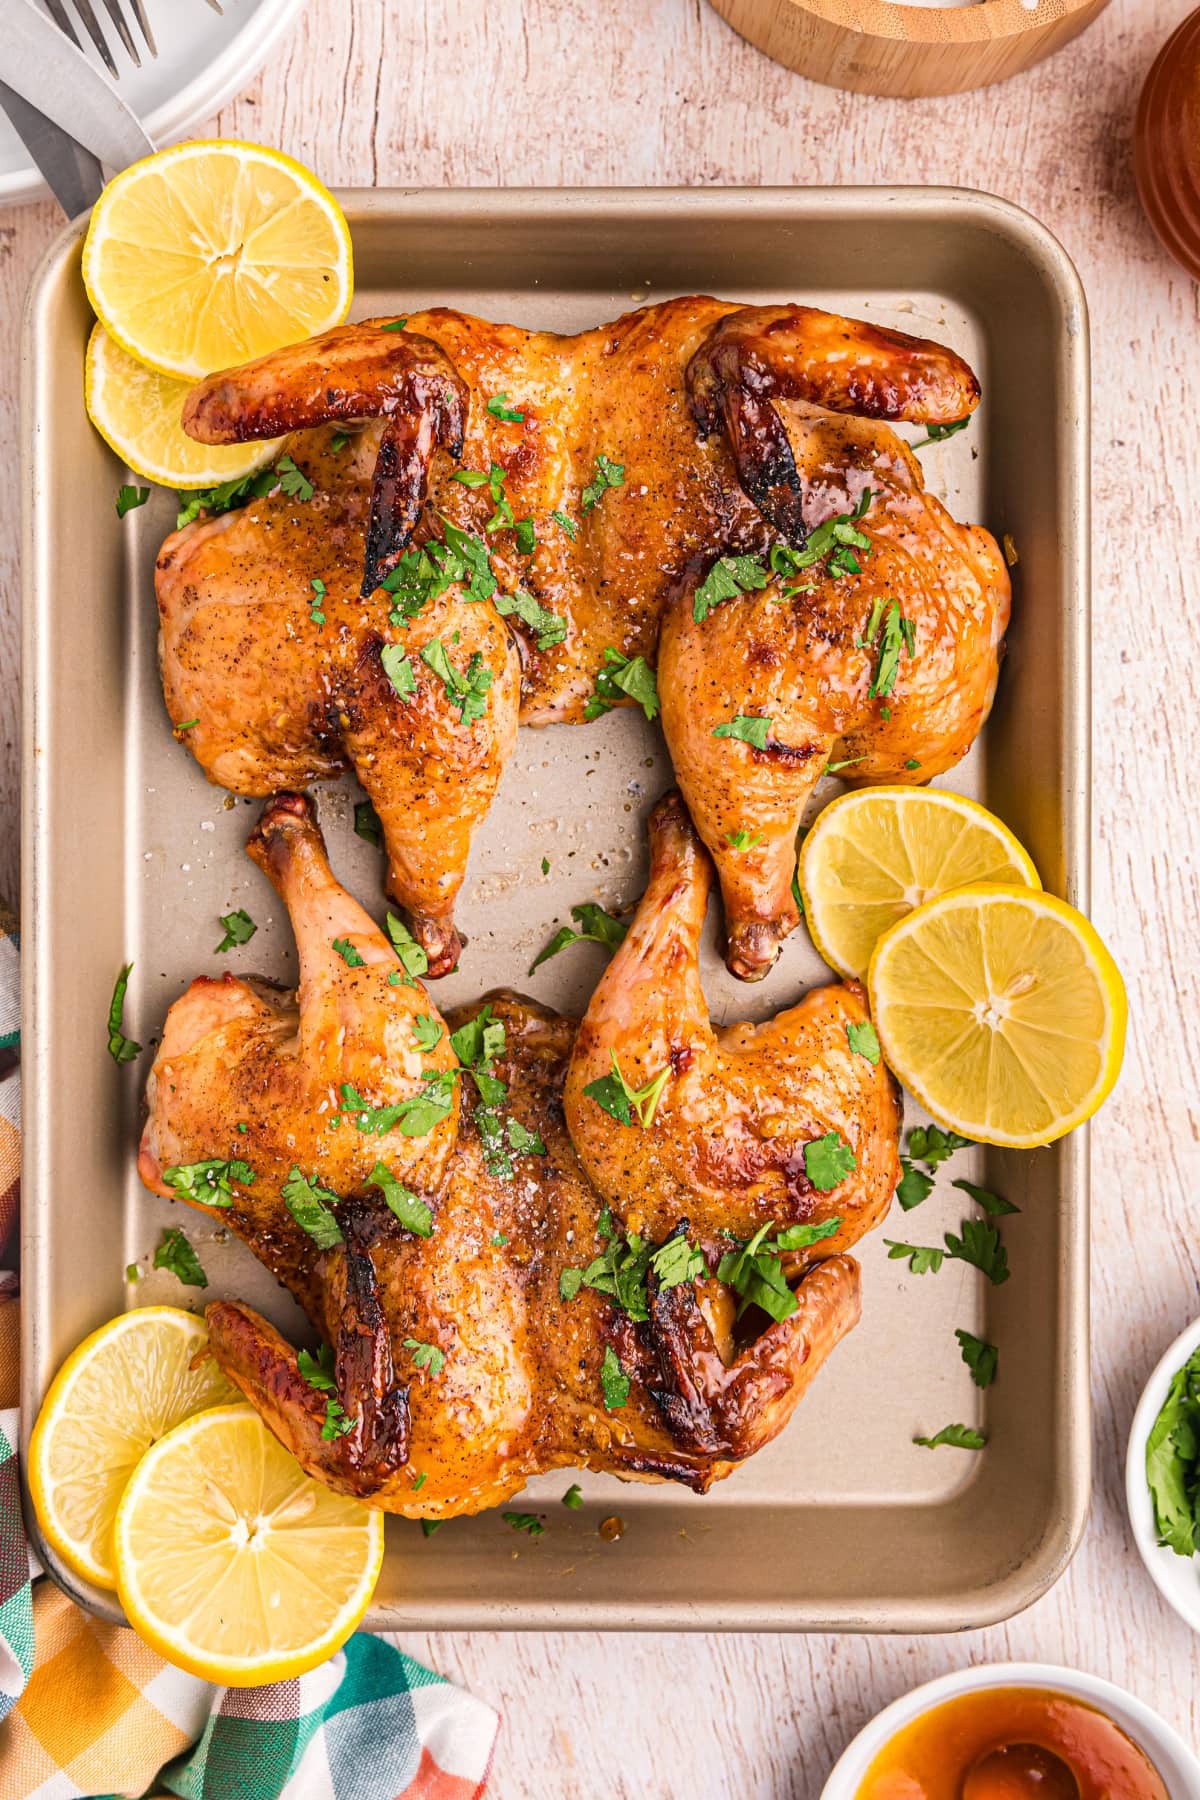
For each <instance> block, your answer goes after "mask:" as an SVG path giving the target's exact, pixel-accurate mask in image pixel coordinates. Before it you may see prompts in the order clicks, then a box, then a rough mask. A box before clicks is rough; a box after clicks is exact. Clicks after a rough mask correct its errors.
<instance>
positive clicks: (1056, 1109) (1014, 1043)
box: [868, 883, 1126, 1150]
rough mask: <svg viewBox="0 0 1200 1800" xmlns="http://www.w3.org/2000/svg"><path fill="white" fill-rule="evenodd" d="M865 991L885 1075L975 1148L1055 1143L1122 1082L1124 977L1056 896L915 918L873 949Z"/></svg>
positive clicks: (991, 894) (976, 898)
mask: <svg viewBox="0 0 1200 1800" xmlns="http://www.w3.org/2000/svg"><path fill="white" fill-rule="evenodd" d="M868 988H869V991H870V997H871V1015H872V1018H873V1019H874V1021H875V1029H876V1031H877V1032H878V1033H879V1042H880V1045H881V1046H882V1049H883V1055H884V1060H885V1061H886V1062H887V1064H888V1066H889V1068H890V1069H891V1070H892V1072H893V1074H895V1075H896V1076H898V1077H899V1079H900V1081H901V1082H903V1084H904V1086H905V1087H906V1088H907V1089H908V1091H909V1093H910V1094H912V1095H913V1096H914V1098H915V1099H917V1100H919V1101H920V1103H921V1105H922V1106H923V1107H924V1108H925V1110H926V1111H927V1112H928V1113H929V1114H930V1116H931V1117H932V1118H934V1119H936V1121H937V1123H938V1124H939V1125H943V1126H946V1127H948V1128H949V1129H951V1130H953V1131H957V1132H959V1133H960V1134H961V1135H962V1136H963V1137H968V1138H973V1139H975V1140H976V1141H977V1142H980V1143H985V1144H1004V1145H1010V1146H1012V1147H1014V1148H1016V1149H1021V1150H1028V1149H1032V1148H1033V1147H1034V1146H1035V1145H1038V1144H1050V1143H1053V1141H1054V1140H1055V1138H1060V1137H1063V1136H1064V1135H1065V1133H1066V1132H1068V1131H1073V1130H1074V1129H1075V1127H1076V1126H1077V1125H1082V1124H1083V1122H1084V1120H1085V1119H1090V1118H1091V1116H1092V1114H1093V1113H1094V1112H1095V1111H1096V1109H1097V1107H1098V1106H1100V1105H1101V1104H1102V1103H1103V1102H1104V1101H1105V1100H1106V1099H1107V1098H1108V1095H1109V1094H1110V1093H1111V1092H1112V1089H1113V1086H1114V1084H1115V1082H1116V1079H1117V1076H1118V1075H1119V1073H1120V1070H1121V1057H1122V1053H1123V1051H1124V1047H1125V1020H1126V1006H1125V985H1124V983H1123V982H1122V980H1121V972H1120V970H1119V969H1118V968H1117V965H1116V963H1115V962H1114V961H1113V959H1112V957H1111V956H1110V954H1109V952H1108V950H1107V949H1106V948H1105V946H1104V943H1103V942H1102V940H1101V938H1100V936H1099V934H1098V932H1097V931H1096V929H1095V927H1094V926H1093V925H1091V924H1090V923H1089V921H1088V920H1087V919H1085V918H1084V917H1083V914H1082V913H1078V912H1076V910H1075V908H1074V907H1073V906H1068V905H1067V904H1066V902H1065V901H1063V900H1056V899H1055V898H1054V896H1053V895H1052V894H1044V893H1041V892H1039V891H1032V890H1029V889H1019V888H1013V887H1008V886H1003V885H1000V884H995V883H993V884H988V885H984V886H974V887H964V888H959V889H957V890H956V891H955V892H953V893H949V894H942V895H941V896H940V897H939V898H938V899H936V900H930V901H928V902H927V903H926V904H925V905H924V906H918V907H917V908H916V909H915V911H913V912H911V913H909V915H908V916H907V918H904V919H901V920H900V922H899V924H896V925H893V926H892V928H891V930H890V931H886V932H884V934H883V936H882V937H881V938H880V940H879V942H878V944H877V945H876V946H875V954H874V955H873V956H872V958H871V968H870V974H869V976H868Z"/></svg>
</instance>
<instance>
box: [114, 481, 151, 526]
mask: <svg viewBox="0 0 1200 1800" xmlns="http://www.w3.org/2000/svg"><path fill="white" fill-rule="evenodd" d="M149 498H150V489H149V488H148V487H145V488H144V487H130V486H129V485H128V483H126V485H125V486H124V487H123V488H122V489H121V491H120V493H119V494H118V495H117V517H118V519H123V518H124V517H125V514H126V513H127V512H132V511H133V509H134V507H135V506H145V504H146V502H147V500H148V499H149Z"/></svg>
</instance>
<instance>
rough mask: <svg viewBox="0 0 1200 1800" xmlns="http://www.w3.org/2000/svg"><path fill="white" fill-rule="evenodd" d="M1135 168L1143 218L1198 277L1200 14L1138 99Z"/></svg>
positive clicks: (1187, 23) (1183, 29)
mask: <svg viewBox="0 0 1200 1800" xmlns="http://www.w3.org/2000/svg"><path fill="white" fill-rule="evenodd" d="M1133 171H1134V177H1135V179H1136V181H1137V190H1138V197H1139V199H1140V200H1141V202H1142V206H1143V208H1144V210H1145V214H1146V217H1147V218H1148V219H1149V221H1150V223H1151V225H1153V227H1154V229H1155V231H1156V232H1157V233H1158V236H1159V238H1160V239H1161V240H1162V243H1163V245H1164V246H1165V247H1166V249H1168V250H1169V251H1170V252H1171V255H1172V256H1173V257H1174V258H1175V260H1176V261H1177V262H1180V263H1182V264H1183V267H1184V268H1185V269H1186V270H1187V272H1188V274H1189V275H1194V276H1197V277H1200V12H1194V13H1192V15H1191V16H1190V18H1187V19H1185V20H1184V21H1183V23H1182V25H1180V27H1179V29H1178V31H1176V33H1175V35H1174V36H1173V37H1170V38H1168V39H1167V41H1166V43H1165V44H1164V45H1163V47H1162V50H1161V51H1160V53H1159V56H1158V59H1157V61H1156V62H1155V64H1154V66H1153V68H1152V69H1151V70H1150V73H1149V74H1148V75H1147V77H1146V84H1145V86H1144V87H1143V89H1142V97H1141V99H1140V100H1139V101H1138V110H1137V122H1136V123H1135V125H1134V128H1133Z"/></svg>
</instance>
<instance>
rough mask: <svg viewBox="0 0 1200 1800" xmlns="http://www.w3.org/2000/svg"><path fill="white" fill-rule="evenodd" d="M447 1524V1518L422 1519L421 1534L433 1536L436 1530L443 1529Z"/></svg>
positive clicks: (428, 1536)
mask: <svg viewBox="0 0 1200 1800" xmlns="http://www.w3.org/2000/svg"><path fill="white" fill-rule="evenodd" d="M445 1524H446V1520H445V1519H422V1520H421V1535H422V1536H423V1537H427V1538H431V1537H432V1536H433V1534H434V1532H435V1531H440V1530H441V1529H442V1526H443V1525H445Z"/></svg>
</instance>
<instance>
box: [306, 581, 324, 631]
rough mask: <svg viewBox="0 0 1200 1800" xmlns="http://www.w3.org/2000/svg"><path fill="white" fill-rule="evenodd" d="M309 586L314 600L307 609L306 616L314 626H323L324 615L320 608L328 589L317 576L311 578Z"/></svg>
mask: <svg viewBox="0 0 1200 1800" xmlns="http://www.w3.org/2000/svg"><path fill="white" fill-rule="evenodd" d="M310 585H311V587H312V591H313V595H314V599H313V603H312V606H311V607H310V608H309V613H308V616H309V618H310V619H311V620H312V622H313V624H314V625H323V624H324V623H325V614H324V613H323V612H322V611H321V608H322V606H323V605H324V602H325V596H326V594H327V592H328V589H327V588H326V586H325V583H324V582H323V581H322V580H321V577H320V576H319V575H314V576H313V578H312V582H311V583H310Z"/></svg>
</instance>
